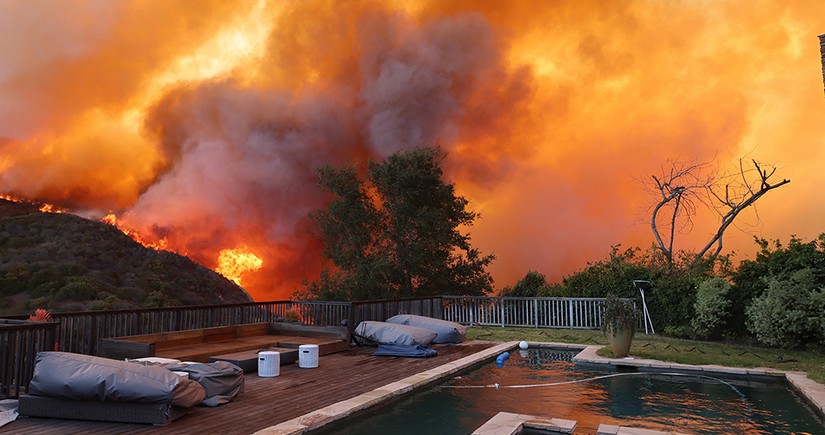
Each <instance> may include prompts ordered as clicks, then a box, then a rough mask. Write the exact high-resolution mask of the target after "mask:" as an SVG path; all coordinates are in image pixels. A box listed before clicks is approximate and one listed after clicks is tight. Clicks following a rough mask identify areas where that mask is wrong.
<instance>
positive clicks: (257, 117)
mask: <svg viewBox="0 0 825 435" xmlns="http://www.w3.org/2000/svg"><path fill="white" fill-rule="evenodd" d="M822 33H825V2H821V1H789V2H776V1H700V0H691V1H675V0H674V1H660V0H656V1H653V0H651V1H626V2H622V1H615V2H613V1H611V2H604V1H578V0H576V1H548V2H535V1H516V2H485V1H447V2H441V1H438V2H432V4H428V3H425V2H421V3H413V2H407V1H403V2H397V3H390V2H371V1H349V2H337V1H300V2H282V1H269V2H268V1H263V0H261V1H240V2H225V1H208V0H199V1H197V2H194V1H188V0H181V1H169V0H162V1H161V0H158V1H116V2H113V1H109V0H83V1H51V0H33V1H23V0H2V1H0V193H10V194H14V195H18V196H22V197H26V198H31V199H38V200H44V201H48V202H54V203H57V204H60V205H64V206H68V207H70V208H72V209H73V210H76V211H77V212H78V213H83V214H85V215H87V216H92V217H102V216H104V215H106V214H107V213H108V212H109V211H113V212H114V213H116V214H117V215H118V216H119V217H120V218H122V219H123V220H125V221H126V222H128V223H129V224H130V225H131V226H133V227H134V228H136V229H138V230H139V231H140V232H141V233H142V234H144V235H145V236H146V237H148V238H162V237H163V238H166V239H167V241H168V246H169V247H170V249H173V250H175V251H177V252H181V253H184V254H187V255H189V256H190V257H191V258H193V259H195V260H197V261H199V262H201V263H203V264H205V265H206V266H208V267H212V268H214V267H216V264H217V261H218V256H219V253H220V252H221V251H222V250H225V249H248V250H249V252H252V253H254V254H255V255H256V256H258V257H260V258H261V259H262V260H263V268H262V269H261V270H260V271H258V272H252V273H249V274H248V275H247V276H245V277H244V280H243V282H244V285H245V286H246V288H247V289H248V290H249V291H250V293H251V294H252V295H253V296H255V297H256V299H258V300H264V299H277V298H283V297H287V296H289V294H290V293H291V292H292V290H293V288H294V287H295V286H296V285H297V284H298V283H299V282H300V281H301V280H302V279H314V278H315V277H317V273H318V271H319V270H320V267H321V265H320V258H319V254H318V252H319V249H318V243H317V242H316V241H314V240H313V239H312V238H311V237H310V236H309V235H308V233H307V228H306V221H305V216H306V214H307V213H308V212H310V211H312V210H315V209H317V208H318V207H321V206H322V205H323V198H322V197H321V195H320V193H319V191H318V189H317V187H316V181H317V180H316V178H315V175H314V174H313V172H312V171H313V169H314V168H316V167H318V166H320V165H322V164H324V163H333V164H343V163H355V164H364V163H365V162H366V161H367V160H368V159H370V158H371V159H374V160H377V159H381V158H383V157H385V156H387V155H389V154H391V153H393V152H395V151H398V150H401V149H407V148H410V147H415V146H421V145H432V144H439V145H441V146H442V147H443V148H444V149H445V150H446V151H447V152H448V153H449V157H448V162H447V168H446V169H447V177H448V178H449V181H452V182H454V183H455V184H456V186H457V189H458V191H459V193H460V194H462V195H464V196H465V197H467V198H468V199H469V200H470V201H471V203H470V206H471V208H472V209H474V210H475V211H478V212H480V213H481V214H482V218H481V220H479V221H477V223H476V225H475V226H474V227H472V228H471V229H470V232H471V235H472V238H473V243H474V244H475V245H476V246H478V247H479V248H481V250H482V251H483V252H484V253H494V254H495V255H496V256H497V260H496V262H495V263H494V265H493V266H492V267H491V269H490V270H491V272H492V273H493V276H494V278H495V280H496V285H497V286H498V287H503V286H505V285H512V284H513V283H515V281H516V280H518V279H519V278H520V277H522V276H523V275H524V274H525V273H526V272H527V271H528V270H538V271H540V272H542V273H544V274H546V275H547V276H548V278H550V279H551V280H556V279H558V278H560V277H561V276H563V275H566V274H569V273H571V272H573V271H575V270H577V269H579V268H581V267H583V266H584V265H585V264H586V262H587V261H594V260H598V259H601V258H604V256H605V255H606V254H607V253H608V252H609V250H610V246H611V245H614V244H617V243H622V244H623V245H624V246H633V245H635V246H648V245H649V244H650V243H651V241H652V237H651V235H650V231H649V228H648V227H647V224H646V222H647V219H648V217H647V216H648V215H647V211H648V207H649V205H650V198H649V196H647V194H646V193H645V192H644V189H643V187H642V185H641V181H642V180H645V179H647V178H649V176H650V175H652V174H656V173H659V172H660V170H661V168H662V166H663V165H664V164H665V163H666V162H667V160H668V159H671V160H672V159H682V160H690V159H695V160H699V161H704V160H711V159H715V161H716V162H717V164H719V165H722V166H724V165H728V164H730V163H733V162H735V161H736V160H737V159H738V158H739V157H741V156H748V157H755V158H758V159H760V160H762V161H764V162H768V163H772V164H774V165H776V166H777V167H778V168H779V171H778V174H779V176H780V177H782V178H789V179H791V180H792V183H791V184H789V185H787V186H784V187H782V188H781V189H779V190H777V191H774V192H771V193H769V194H768V195H767V196H766V197H764V198H763V199H762V200H760V202H759V203H758V211H759V213H758V219H757V216H756V215H755V214H753V213H749V215H747V216H745V215H743V216H742V220H741V224H742V225H740V227H742V230H744V231H742V230H740V229H733V231H730V232H729V236H728V237H727V238H726V240H725V243H726V246H727V247H729V248H731V249H735V250H737V251H738V252H741V255H740V258H741V257H742V256H744V255H746V254H747V253H749V252H751V251H753V250H754V245H753V243H752V237H753V235H759V236H762V237H766V238H770V239H774V238H779V239H783V240H787V238H788V237H790V236H791V235H793V234H795V235H797V236H799V237H802V238H803V239H811V238H813V237H816V236H817V235H818V234H820V233H821V232H825V228H823V226H822V222H823V218H825V198H823V195H822V188H823V187H825V170H823V169H822V168H825V155H823V150H825V96H824V95H823V83H822V71H821V64H820V55H819V42H818V40H817V35H819V34H822ZM713 223H714V217H713V216H712V215H707V217H699V218H697V220H696V222H695V226H694V228H693V230H692V232H691V233H690V234H689V235H686V236H684V237H683V238H682V239H681V244H679V246H677V248H697V247H699V245H701V244H703V243H704V242H705V241H706V240H707V238H708V235H709V232H710V231H711V229H712V227H713ZM753 224H756V225H753ZM726 252H729V250H728V249H726Z"/></svg>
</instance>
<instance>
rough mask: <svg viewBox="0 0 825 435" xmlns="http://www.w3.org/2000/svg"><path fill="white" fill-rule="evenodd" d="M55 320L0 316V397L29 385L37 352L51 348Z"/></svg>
mask: <svg viewBox="0 0 825 435" xmlns="http://www.w3.org/2000/svg"><path fill="white" fill-rule="evenodd" d="M56 330H57V323H56V322H30V321H26V320H6V319H0V399H2V398H5V397H12V398H14V397H17V395H18V394H19V392H20V391H21V390H25V389H27V388H28V385H29V381H31V377H32V374H33V373H34V358H35V356H36V355H37V352H41V351H44V350H52V349H54V345H55V331H56Z"/></svg>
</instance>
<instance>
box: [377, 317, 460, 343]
mask: <svg viewBox="0 0 825 435" xmlns="http://www.w3.org/2000/svg"><path fill="white" fill-rule="evenodd" d="M387 322H388V323H397V324H399V325H409V326H416V327H419V328H427V329H432V330H433V331H435V332H436V334H437V335H436V336H435V338H434V339H433V343H461V342H462V341H464V337H465V336H466V335H467V328H466V327H464V325H462V324H460V323H455V322H450V321H447V320H441V319H434V318H432V317H425V316H416V315H413V314H399V315H397V316H392V317H390V318H389V319H387Z"/></svg>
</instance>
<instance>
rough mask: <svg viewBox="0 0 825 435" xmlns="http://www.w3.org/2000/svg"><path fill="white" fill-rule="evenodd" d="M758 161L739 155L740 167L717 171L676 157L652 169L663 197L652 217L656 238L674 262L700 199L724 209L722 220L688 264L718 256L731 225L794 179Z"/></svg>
mask: <svg viewBox="0 0 825 435" xmlns="http://www.w3.org/2000/svg"><path fill="white" fill-rule="evenodd" d="M750 162H751V164H752V167H750V166H746V164H745V162H744V160H743V159H739V167H738V169H737V170H736V171H733V172H731V173H711V172H710V171H709V168H710V165H709V164H708V163H695V162H672V163H671V167H670V169H669V171H666V173H663V174H661V175H659V176H656V175H652V176H651V179H652V183H647V188H648V190H649V191H651V192H652V193H653V194H654V195H655V196H656V198H657V200H656V203H655V204H654V206H653V210H652V213H651V218H650V227H651V229H652V230H653V236H654V237H655V239H656V244H657V246H658V247H659V249H661V250H662V253H663V254H664V256H665V258H666V259H667V261H668V263H670V264H673V252H674V251H673V249H674V248H673V243H674V240H675V238H676V234H677V232H678V231H680V230H684V229H686V228H689V227H690V226H691V225H692V220H693V217H694V216H695V215H696V212H697V209H698V207H699V206H700V205H704V206H707V207H708V208H711V209H713V210H714V211H715V212H716V213H718V214H719V217H720V221H719V226H718V227H717V229H716V231H715V232H714V233H713V234H712V235H711V237H710V240H708V242H707V243H706V244H705V245H704V246H703V247H702V248H701V249H700V250H699V251H698V252H696V254H695V256H694V258H693V260H692V261H691V262H690V263H689V265H688V267H691V268H692V267H695V266H697V265H698V264H700V263H701V262H702V259H703V258H705V257H706V256H707V258H706V259H708V260H711V261H712V260H714V259H716V258H717V257H718V256H719V253H720V252H721V251H722V241H723V236H724V234H725V231H726V230H727V229H728V227H729V226H730V225H731V224H733V222H734V220H736V218H737V217H738V216H739V214H740V213H741V212H742V211H744V210H745V209H746V208H748V207H750V206H752V205H754V204H755V203H756V201H758V200H759V199H760V198H762V197H763V196H764V195H765V194H766V193H768V192H769V191H771V190H773V189H776V188H778V187H782V186H784V185H785V184H788V183H790V182H791V181H790V180H788V179H782V180H779V181H776V182H774V181H773V180H772V178H773V176H774V174H775V173H776V167H773V166H769V165H764V164H762V163H760V162H758V161H757V160H751V161H750Z"/></svg>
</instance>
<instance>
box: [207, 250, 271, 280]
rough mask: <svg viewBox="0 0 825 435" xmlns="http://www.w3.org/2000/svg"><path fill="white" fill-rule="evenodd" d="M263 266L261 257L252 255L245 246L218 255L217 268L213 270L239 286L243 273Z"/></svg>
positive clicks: (223, 251)
mask: <svg viewBox="0 0 825 435" xmlns="http://www.w3.org/2000/svg"><path fill="white" fill-rule="evenodd" d="M263 264H264V261H263V260H262V259H261V257H258V256H257V255H255V254H253V253H252V251H250V250H249V247H247V246H244V247H242V248H236V249H224V250H222V251H221V253H220V254H219V255H218V267H216V268H215V272H218V273H220V274H221V275H223V276H225V277H227V278H229V279H231V280H232V281H235V284H238V285H241V277H242V276H243V274H244V273H246V272H251V271H254V270H258V269H260V268H261V266H263Z"/></svg>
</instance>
